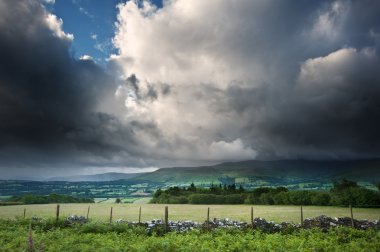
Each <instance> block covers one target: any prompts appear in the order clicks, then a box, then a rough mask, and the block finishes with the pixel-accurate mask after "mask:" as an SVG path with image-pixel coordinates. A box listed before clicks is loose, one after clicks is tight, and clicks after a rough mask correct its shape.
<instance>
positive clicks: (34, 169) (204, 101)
mask: <svg viewBox="0 0 380 252" xmlns="http://www.w3.org/2000/svg"><path fill="white" fill-rule="evenodd" d="M379 13H380V1H376V0H337V1H327V0H316V1H302V0H297V1H290V0H289V1H275V0H255V1H252V0H241V1H230V0H208V1H204V0H192V1H188V0H164V1H162V0H152V1H138V0H137V1H122V0H110V1H90V0H18V1H14V0H0V178H11V177H21V176H23V177H41V178H48V177H55V176H70V175H75V174H95V173H102V172H110V171H112V172H113V171H117V172H131V171H148V170H154V169H156V168H158V167H172V166H198V165H209V164H216V163H222V162H226V161H242V160H255V159H256V160H279V159H281V160H282V159H283V160H293V159H307V160H354V159H371V158H379V157H380V131H379V129H380V71H379V69H380V54H379V50H380V15H379ZM139 169H142V170H139Z"/></svg>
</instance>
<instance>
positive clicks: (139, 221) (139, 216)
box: [139, 206, 141, 223]
mask: <svg viewBox="0 0 380 252" xmlns="http://www.w3.org/2000/svg"><path fill="white" fill-rule="evenodd" d="M139 223H141V206H140V209H139Z"/></svg>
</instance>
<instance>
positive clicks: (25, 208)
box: [24, 208, 26, 219]
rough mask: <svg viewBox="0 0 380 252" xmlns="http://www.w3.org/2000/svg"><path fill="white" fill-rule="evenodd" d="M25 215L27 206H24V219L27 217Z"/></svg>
mask: <svg viewBox="0 0 380 252" xmlns="http://www.w3.org/2000/svg"><path fill="white" fill-rule="evenodd" d="M25 215H26V208H24V219H25Z"/></svg>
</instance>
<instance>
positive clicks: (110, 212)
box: [110, 207, 112, 224]
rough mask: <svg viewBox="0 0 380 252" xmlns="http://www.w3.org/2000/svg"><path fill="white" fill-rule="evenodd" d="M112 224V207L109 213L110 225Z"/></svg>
mask: <svg viewBox="0 0 380 252" xmlns="http://www.w3.org/2000/svg"><path fill="white" fill-rule="evenodd" d="M111 223H112V207H111V212H110V224H111Z"/></svg>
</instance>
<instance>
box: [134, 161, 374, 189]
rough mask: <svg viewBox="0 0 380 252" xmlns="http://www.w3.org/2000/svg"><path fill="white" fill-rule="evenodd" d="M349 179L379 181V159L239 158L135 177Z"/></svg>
mask: <svg viewBox="0 0 380 252" xmlns="http://www.w3.org/2000/svg"><path fill="white" fill-rule="evenodd" d="M341 178H346V179H352V180H356V181H363V182H370V183H377V182H379V181H380V160H357V161H307V160H280V161H256V160H250V161H242V162H228V163H222V164H218V165H213V166H202V167H173V168H161V169H159V170H157V171H155V172H151V173H146V174H143V175H140V176H137V177H135V178H134V180H145V181H151V182H158V183H173V184H174V183H178V184H183V183H191V182H195V183H197V184H202V183H205V184H207V183H212V182H213V183H263V184H292V183H301V182H331V181H332V180H334V179H341Z"/></svg>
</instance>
